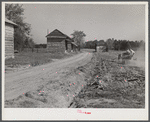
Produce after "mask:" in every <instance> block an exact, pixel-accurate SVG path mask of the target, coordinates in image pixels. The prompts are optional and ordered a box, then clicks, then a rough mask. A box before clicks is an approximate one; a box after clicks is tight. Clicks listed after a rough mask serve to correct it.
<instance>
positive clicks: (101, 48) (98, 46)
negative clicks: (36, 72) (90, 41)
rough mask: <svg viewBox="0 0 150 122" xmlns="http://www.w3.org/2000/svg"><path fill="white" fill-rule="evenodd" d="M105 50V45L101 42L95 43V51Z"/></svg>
mask: <svg viewBox="0 0 150 122" xmlns="http://www.w3.org/2000/svg"><path fill="white" fill-rule="evenodd" d="M105 48H106V43H105V42H104V41H103V40H100V41H98V42H97V45H96V49H97V51H100V50H104V49H105Z"/></svg>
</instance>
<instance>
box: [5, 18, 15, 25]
mask: <svg viewBox="0 0 150 122" xmlns="http://www.w3.org/2000/svg"><path fill="white" fill-rule="evenodd" d="M5 23H9V24H11V25H14V27H18V25H17V24H16V23H14V22H12V21H10V20H8V19H7V18H5Z"/></svg>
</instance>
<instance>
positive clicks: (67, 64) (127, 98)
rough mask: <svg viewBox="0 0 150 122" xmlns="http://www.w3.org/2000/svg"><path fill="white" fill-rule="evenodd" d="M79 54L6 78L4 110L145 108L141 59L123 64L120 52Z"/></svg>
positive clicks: (142, 60) (85, 51)
mask: <svg viewBox="0 0 150 122" xmlns="http://www.w3.org/2000/svg"><path fill="white" fill-rule="evenodd" d="M82 51H83V53H80V54H77V55H75V56H73V57H69V58H66V59H59V60H57V61H55V62H52V63H48V64H45V65H41V66H37V67H33V68H30V69H26V70H24V71H20V72H14V73H8V74H6V75H5V78H6V79H5V80H6V81H5V107H11V108H12V107H21V108H37V107H38V108H67V107H72V108H144V107H145V67H144V58H141V57H140V58H139V57H138V55H135V58H137V59H136V60H132V61H128V62H127V63H126V64H122V63H121V62H119V61H118V60H117V57H118V54H119V53H121V52H120V51H109V52H103V53H98V52H97V53H95V52H94V50H88V49H86V50H82ZM138 53H139V52H138ZM141 53H142V52H141ZM143 56H144V55H143ZM43 69H44V70H43ZM56 72H57V73H56ZM17 76H19V77H17Z"/></svg>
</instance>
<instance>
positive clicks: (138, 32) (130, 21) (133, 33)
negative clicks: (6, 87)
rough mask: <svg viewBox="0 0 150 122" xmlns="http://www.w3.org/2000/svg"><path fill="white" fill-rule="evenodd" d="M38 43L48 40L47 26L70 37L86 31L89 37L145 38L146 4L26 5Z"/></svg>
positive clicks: (24, 6) (98, 38)
mask: <svg viewBox="0 0 150 122" xmlns="http://www.w3.org/2000/svg"><path fill="white" fill-rule="evenodd" d="M23 8H24V9H25V10H24V17H26V19H25V22H27V23H29V24H31V27H32V31H31V34H32V35H33V39H34V42H35V43H46V37H45V36H46V35H47V29H49V32H52V31H53V30H54V29H58V30H60V31H61V32H63V33H65V34H67V35H68V36H70V35H71V33H73V31H74V30H80V31H83V32H84V33H85V34H86V37H85V40H86V41H87V40H95V39H97V40H101V39H104V40H107V39H108V38H114V39H117V40H119V39H121V40H123V39H126V40H132V41H135V40H145V6H144V5H108V4H107V5H106V4H105V5H104V4H103V5H102V4H95V5H94V4H90V5H89V4H23Z"/></svg>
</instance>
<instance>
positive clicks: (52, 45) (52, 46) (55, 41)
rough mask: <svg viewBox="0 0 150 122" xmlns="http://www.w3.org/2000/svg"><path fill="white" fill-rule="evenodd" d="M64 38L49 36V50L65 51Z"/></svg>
mask: <svg viewBox="0 0 150 122" xmlns="http://www.w3.org/2000/svg"><path fill="white" fill-rule="evenodd" d="M65 50H66V47H65V40H64V38H48V39H47V52H52V53H53V52H65Z"/></svg>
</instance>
